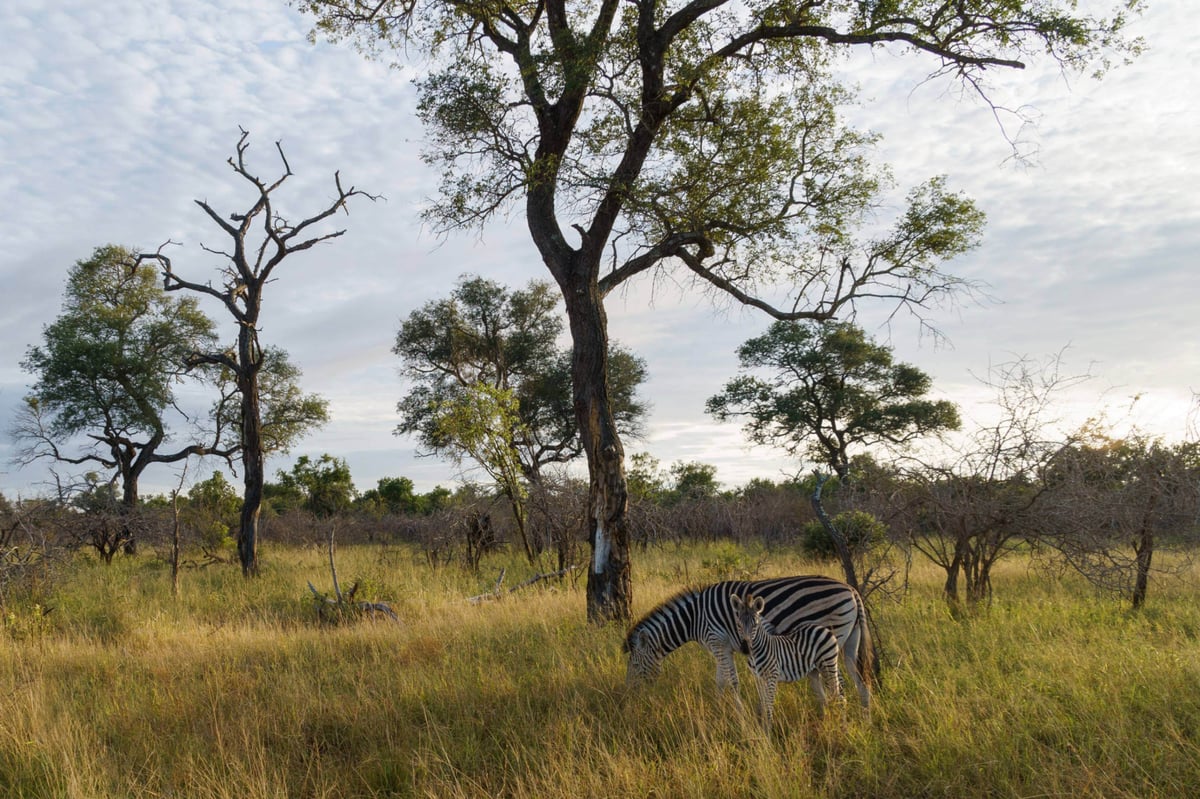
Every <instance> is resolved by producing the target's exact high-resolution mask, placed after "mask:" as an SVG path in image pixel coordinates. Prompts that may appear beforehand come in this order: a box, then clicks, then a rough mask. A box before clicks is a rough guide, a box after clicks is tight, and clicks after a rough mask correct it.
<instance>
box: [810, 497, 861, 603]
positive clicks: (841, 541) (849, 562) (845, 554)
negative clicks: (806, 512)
mask: <svg viewBox="0 0 1200 799" xmlns="http://www.w3.org/2000/svg"><path fill="white" fill-rule="evenodd" d="M828 480H829V475H828V474H818V475H817V483H816V486H814V487H813V493H812V506H813V511H814V512H815V513H816V514H817V518H818V519H819V520H820V521H821V526H822V527H824V528H825V532H827V533H829V537H830V539H832V540H833V548H834V549H836V550H837V553H838V558H839V559H840V560H841V561H842V571H843V572H845V574H846V584H847V585H849V586H850V587H851V588H853V589H854V590H855V591H858V593H860V594H861V593H862V588H861V587H860V586H859V584H858V573H857V571H856V570H855V568H854V558H853V557H852V556H851V554H850V546H849V545H848V544H847V543H846V536H844V535H842V531H841V530H839V529H837V527H835V526H834V524H833V520H832V519H830V518H829V514H828V513H826V512H825V506H824V505H823V504H822V503H821V489H822V488H824V487H825V483H826V482H827V481H828Z"/></svg>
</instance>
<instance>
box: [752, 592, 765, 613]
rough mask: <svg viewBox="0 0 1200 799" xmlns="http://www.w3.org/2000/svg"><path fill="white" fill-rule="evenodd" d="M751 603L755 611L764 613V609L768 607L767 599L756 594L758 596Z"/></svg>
mask: <svg viewBox="0 0 1200 799" xmlns="http://www.w3.org/2000/svg"><path fill="white" fill-rule="evenodd" d="M750 604H751V605H752V606H753V607H754V612H755V613H762V612H763V610H764V609H765V608H766V607H767V600H765V599H763V598H762V597H760V596H756V597H754V601H753V602H751V603H750Z"/></svg>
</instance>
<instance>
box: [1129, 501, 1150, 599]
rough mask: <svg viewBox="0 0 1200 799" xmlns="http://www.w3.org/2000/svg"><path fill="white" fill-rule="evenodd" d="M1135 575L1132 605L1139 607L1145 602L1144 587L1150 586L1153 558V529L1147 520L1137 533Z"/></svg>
mask: <svg viewBox="0 0 1200 799" xmlns="http://www.w3.org/2000/svg"><path fill="white" fill-rule="evenodd" d="M1134 552H1136V553H1137V576H1136V577H1135V578H1134V583H1133V607H1134V609H1135V610H1136V609H1138V608H1140V607H1141V606H1142V605H1144V604H1145V603H1146V589H1147V588H1149V586H1150V562H1151V561H1152V560H1153V558H1154V531H1153V530H1151V529H1150V524H1149V522H1148V521H1147V523H1146V525H1145V526H1144V527H1142V530H1141V533H1139V534H1138V541H1137V546H1136V547H1135V548H1134Z"/></svg>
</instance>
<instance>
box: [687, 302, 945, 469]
mask: <svg viewBox="0 0 1200 799" xmlns="http://www.w3.org/2000/svg"><path fill="white" fill-rule="evenodd" d="M738 359H739V361H740V363H741V368H742V370H743V371H744V372H750V371H751V370H761V371H763V372H765V373H766V376H759V375H757V374H744V375H742V376H741V377H738V378H735V379H734V380H731V381H730V382H728V383H726V384H725V390H724V391H723V392H721V393H720V394H717V395H716V396H713V397H710V398H709V400H708V403H707V404H706V407H707V409H708V412H709V413H711V414H712V415H713V416H715V417H716V418H717V419H719V420H721V421H726V420H728V419H734V418H744V419H745V420H746V424H745V427H744V428H743V429H744V430H745V432H746V435H747V436H748V437H749V439H750V440H751V441H753V442H754V443H756V444H768V445H771V446H777V447H781V448H782V449H784V450H785V451H786V452H787V453H788V454H790V455H804V456H807V457H808V458H810V459H811V460H812V461H813V462H815V463H819V464H823V465H826V466H828V467H830V468H832V469H833V471H834V472H835V473H836V474H837V476H838V477H839V478H840V479H841V481H842V482H845V481H846V480H847V479H848V478H849V476H850V456H851V450H852V449H857V448H862V449H868V448H870V447H872V446H875V445H879V444H887V445H891V446H903V445H906V444H908V443H910V442H912V441H914V440H915V439H918V438H921V437H924V436H928V435H932V434H935V433H940V432H942V431H944V430H956V429H958V427H959V424H960V422H959V417H958V409H957V408H956V407H955V406H954V404H953V403H952V402H949V401H947V400H931V399H927V398H926V395H927V394H928V393H929V391H930V388H931V387H932V381H931V380H930V378H929V376H928V375H927V374H925V373H924V372H922V371H921V370H920V369H918V368H917V367H915V366H912V365H910V364H906V363H896V362H894V361H893V359H892V351H891V349H889V348H888V347H885V346H882V345H880V344H876V343H875V342H873V341H871V340H870V339H869V338H867V336H866V334H865V333H864V332H863V331H862V330H861V329H860V328H858V327H856V326H855V325H853V324H850V323H848V322H776V323H774V324H773V325H771V327H770V329H769V330H768V331H767V332H766V333H765V334H764V335H762V336H758V337H756V338H752V339H750V340H749V341H747V342H746V343H744V344H742V346H741V347H739V348H738Z"/></svg>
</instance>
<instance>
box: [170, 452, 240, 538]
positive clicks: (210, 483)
mask: <svg viewBox="0 0 1200 799" xmlns="http://www.w3.org/2000/svg"><path fill="white" fill-rule="evenodd" d="M241 507H242V498H241V497H240V496H238V493H237V490H236V489H235V488H234V487H233V486H232V485H230V484H229V481H228V480H226V479H225V474H224V473H223V472H220V471H216V472H213V473H212V476H211V477H209V478H208V479H207V480H204V481H201V482H199V483H196V484H195V485H193V486H192V487H191V489H190V490H189V491H188V494H187V504H186V505H184V507H183V509H182V511H181V513H180V517H181V518H182V520H183V521H184V522H185V523H186V524H187V525H188V526H189V527H191V528H192V529H193V530H195V531H196V534H197V535H198V536H199V538H200V543H201V545H202V546H203V547H204V549H205V550H206V551H207V552H210V553H212V552H215V551H216V550H220V549H224V548H225V547H226V546H232V544H233V539H232V536H231V535H230V533H231V532H232V531H233V529H234V528H235V527H236V526H237V522H238V514H239V512H240V510H241Z"/></svg>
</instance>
